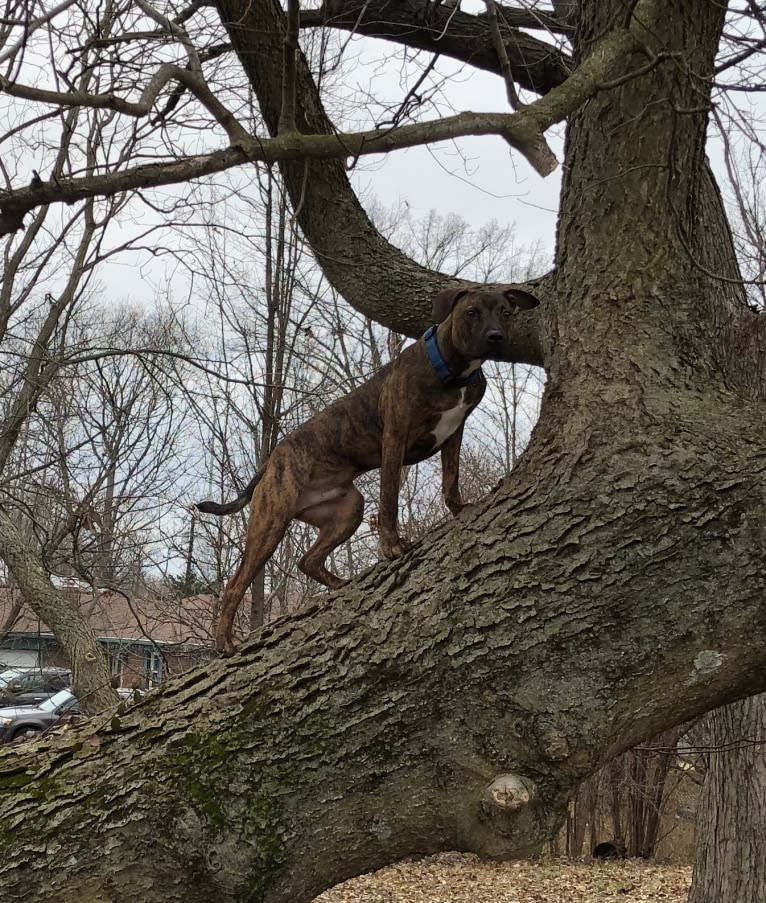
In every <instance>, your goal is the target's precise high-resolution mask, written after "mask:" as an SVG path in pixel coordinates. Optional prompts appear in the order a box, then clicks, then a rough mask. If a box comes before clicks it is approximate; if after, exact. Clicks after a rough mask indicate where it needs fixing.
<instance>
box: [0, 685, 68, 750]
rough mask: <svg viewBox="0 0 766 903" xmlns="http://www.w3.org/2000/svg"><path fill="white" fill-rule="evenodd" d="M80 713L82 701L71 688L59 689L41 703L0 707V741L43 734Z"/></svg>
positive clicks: (4, 741) (11, 740)
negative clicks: (79, 700) (80, 701)
mask: <svg viewBox="0 0 766 903" xmlns="http://www.w3.org/2000/svg"><path fill="white" fill-rule="evenodd" d="M79 714H80V703H79V702H78V701H77V697H76V696H75V695H74V693H73V692H72V691H71V690H59V692H58V693H56V694H54V695H53V696H51V697H50V698H49V699H45V700H44V701H43V702H41V703H40V705H36V706H10V707H8V708H0V743H12V742H14V741H19V740H23V739H25V738H26V737H31V736H34V735H35V734H41V733H43V731H47V730H49V729H50V728H52V727H56V726H57V725H59V724H62V723H63V722H65V721H69V720H71V719H72V718H75V717H77V716H78V715H79Z"/></svg>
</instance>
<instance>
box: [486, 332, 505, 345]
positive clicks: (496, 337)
mask: <svg viewBox="0 0 766 903" xmlns="http://www.w3.org/2000/svg"><path fill="white" fill-rule="evenodd" d="M487 341H488V342H489V344H490V345H499V344H500V342H502V341H503V334H502V332H500V331H499V330H497V329H493V330H491V331H490V332H488V333H487Z"/></svg>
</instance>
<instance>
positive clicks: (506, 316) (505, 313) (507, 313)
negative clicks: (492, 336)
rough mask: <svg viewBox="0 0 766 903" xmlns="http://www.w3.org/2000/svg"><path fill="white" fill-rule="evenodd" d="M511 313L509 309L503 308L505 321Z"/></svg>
mask: <svg viewBox="0 0 766 903" xmlns="http://www.w3.org/2000/svg"><path fill="white" fill-rule="evenodd" d="M511 313H512V311H511V308H510V307H504V308H503V316H504V317H505V319H506V320H507V319H508V318H509V317H510V316H511Z"/></svg>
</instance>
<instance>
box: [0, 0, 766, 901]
mask: <svg viewBox="0 0 766 903" xmlns="http://www.w3.org/2000/svg"><path fill="white" fill-rule="evenodd" d="M258 5H259V6H260V5H261V4H260V3H259V4H258ZM222 6H225V7H226V9H228V13H227V14H226V19H227V21H228V22H230V23H231V22H238V24H237V25H236V26H235V25H232V30H233V31H241V33H240V34H238V37H237V41H238V42H239V44H238V50H239V52H240V55H241V57H242V59H243V63H244V64H245V65H246V66H247V69H248V72H249V73H250V75H251V78H252V79H253V80H254V84H256V86H257V79H258V78H261V77H263V78H266V77H268V73H267V72H263V71H261V70H259V69H258V66H259V65H261V64H262V63H264V61H260V62H259V61H258V59H257V58H258V57H259V53H251V54H250V55H248V45H247V41H248V40H252V41H256V40H259V38H260V32H259V34H258V35H253V34H250V38H248V33H249V31H248V30H249V29H250V28H251V27H252V23H251V24H250V25H248V26H247V28H245V27H244V26H243V24H242V21H243V20H238V19H237V18H236V16H235V15H234V12H237V11H236V10H233V9H232V8H231V4H230V3H229V2H228V0H222ZM245 12H246V11H243V10H238V14H241V15H242V16H244V15H245ZM631 12H633V13H635V16H636V17H637V18H638V17H640V22H641V23H642V27H643V28H645V29H646V34H645V40H646V42H647V44H648V45H649V46H650V47H651V48H652V50H657V49H659V47H658V46H657V42H658V40H659V39H660V38H659V37H658V36H660V37H661V38H662V41H663V42H664V43H663V45H662V49H663V52H667V53H669V54H671V56H668V57H663V58H660V59H659V60H658V61H657V64H656V65H655V66H654V67H653V68H652V69H651V71H644V72H643V74H641V75H637V76H636V77H635V78H633V79H630V80H627V81H620V82H619V83H618V84H614V85H612V86H611V87H609V88H608V89H607V88H606V87H605V89H604V90H603V91H602V92H601V93H600V94H598V95H597V96H596V97H594V98H593V99H592V100H591V101H590V102H588V103H587V104H586V105H585V106H584V107H583V108H582V109H581V110H580V111H579V112H578V113H577V114H576V115H575V116H574V117H573V119H572V122H571V124H570V128H569V134H568V139H567V166H566V169H565V172H566V179H565V184H564V193H563V197H562V211H561V219H560V225H559V231H558V246H557V259H556V270H555V274H554V276H553V278H552V280H551V283H550V284H552V285H555V289H556V291H555V294H551V295H550V296H547V297H546V299H545V304H544V309H543V311H542V314H541V319H542V321H543V324H544V328H543V329H542V330H541V332H540V335H542V336H544V342H545V347H544V352H545V358H546V362H547V365H548V370H549V380H548V384H547V388H546V393H545V397H544V399H543V407H542V414H541V418H540V422H539V424H538V425H537V427H536V429H535V431H534V434H533V436H532V439H531V442H530V444H529V447H528V449H527V451H526V452H525V454H524V455H523V456H522V457H521V459H520V460H519V462H518V464H517V466H516V468H515V469H514V471H513V473H512V474H511V476H510V477H509V478H508V479H507V480H505V481H504V482H503V483H502V484H501V485H500V486H499V487H498V488H497V490H496V491H495V492H493V493H491V494H490V495H489V496H488V497H486V498H485V499H484V500H482V501H481V502H479V503H478V504H476V505H475V506H474V507H473V508H472V509H470V510H468V511H466V512H464V513H463V514H462V515H461V517H460V518H459V520H458V521H457V522H456V523H454V522H450V523H447V524H445V525H443V526H442V527H441V528H438V529H435V530H434V531H432V533H431V535H430V536H429V537H428V538H427V540H425V541H423V542H422V543H420V544H418V545H416V547H415V548H414V549H413V550H412V552H411V553H409V554H407V555H406V556H404V557H403V558H402V559H400V560H398V561H396V562H393V563H386V564H381V565H379V566H377V567H375V568H373V569H372V570H370V571H369V572H367V573H366V574H364V575H362V576H361V577H360V578H359V579H358V580H356V581H355V582H354V583H353V584H351V585H350V586H349V587H347V588H346V589H344V590H343V591H340V592H337V593H333V594H331V595H329V596H327V595H325V596H323V597H321V599H320V600H319V601H318V602H317V603H316V604H313V605H310V606H309V607H308V608H306V609H305V610H304V611H303V612H301V613H300V614H298V615H295V616H293V617H291V618H286V619H283V620H281V621H278V622H275V623H274V624H273V625H269V626H267V627H266V628H264V629H263V630H262V631H260V632H259V633H258V634H257V635H256V636H255V638H254V639H253V640H252V641H251V642H250V643H249V644H247V645H246V646H245V647H244V649H243V652H242V654H241V655H239V656H237V657H236V658H233V659H230V660H227V661H220V662H214V663H212V664H210V665H209V666H208V667H207V668H206V669H205V670H204V671H198V672H194V673H193V674H190V675H188V676H185V677H184V678H182V679H179V680H178V681H176V682H174V683H172V684H171V685H169V686H168V687H167V688H166V690H164V691H163V692H162V693H160V694H157V695H156V696H155V695H151V696H150V697H149V699H148V700H147V701H146V702H145V703H143V704H141V705H139V706H138V707H137V708H135V709H131V710H129V711H128V712H127V713H126V714H124V715H123V716H121V717H120V718H119V719H114V720H112V721H111V722H110V723H109V724H104V725H100V724H96V725H95V726H93V725H90V726H88V727H87V728H86V731H85V732H83V733H82V734H79V735H74V736H70V737H68V738H67V739H66V740H65V741H64V742H63V744H56V745H55V746H51V747H50V749H47V750H46V748H45V746H44V745H43V746H41V747H37V748H35V749H34V752H33V753H32V752H30V753H29V754H28V756H26V757H22V758H19V759H15V758H14V759H13V760H12V761H13V764H12V766H10V767H6V769H5V771H4V774H3V776H2V778H0V791H1V794H0V824H2V825H3V826H4V828H5V834H4V836H3V841H4V848H3V849H4V856H3V858H2V860H1V861H0V880H1V881H2V886H3V887H4V889H5V891H6V893H7V894H8V895H9V897H12V898H19V897H20V898H23V897H24V895H25V894H26V895H27V896H29V898H31V899H35V900H36V901H40V903H45V901H53V900H55V901H57V903H68V901H69V900H72V901H74V900H77V901H81V900H82V901H85V903H90V901H96V900H98V901H104V900H115V901H116V900H124V899H141V900H144V901H146V903H153V901H155V900H156V901H159V900H162V901H171V903H172V901H174V900H179V901H180V900H183V901H186V903H196V901H208V900H210V899H220V900H232V901H234V900H258V901H263V903H283V901H284V903H287V901H290V903H302V901H309V900H311V899H312V898H313V896H315V895H316V894H317V893H318V892H320V891H321V890H323V889H324V888H326V887H328V886H330V885H332V884H334V883H336V882H338V881H340V880H342V879H344V878H348V877H350V876H352V875H355V874H358V873H359V872H361V871H368V870H370V869H374V868H376V867H379V866H382V865H384V864H387V863H389V862H391V861H393V860H395V859H398V858H401V857H403V856H406V855H411V854H414V853H430V852H434V851H437V850H443V849H458V850H471V851H475V852H477V853H479V854H481V855H487V856H500V855H502V856H508V855H523V854H526V853H529V852H531V851H534V850H537V849H539V848H540V846H541V845H542V844H543V843H544V841H545V840H546V839H548V838H549V837H551V836H552V835H553V833H554V832H555V831H556V830H557V828H558V827H559V826H560V824H561V822H562V820H563V818H564V816H565V813H566V807H567V803H568V800H569V798H570V797H571V794H572V793H573V792H574V789H575V788H576V787H577V786H578V784H579V783H580V782H581V781H582V780H583V779H584V778H585V777H586V776H587V775H589V774H592V773H593V772H594V771H595V770H596V769H597V768H599V767H600V766H601V765H603V764H604V763H605V762H606V761H608V760H609V759H610V758H611V757H613V756H615V755H616V754H618V753H619V752H621V751H623V750H625V749H628V748H630V747H631V746H634V745H636V744H637V743H638V742H640V741H642V740H644V739H646V738H648V737H650V736H653V735H655V734H657V733H659V732H660V731H662V730H664V729H667V728H669V727H671V726H673V725H675V724H677V723H679V722H681V721H684V720H688V719H691V718H693V717H695V716H696V715H698V714H699V713H701V712H703V711H706V710H708V709H709V708H711V707H713V706H716V705H720V704H723V703H725V702H728V701H732V700H735V699H737V698H741V697H744V696H747V695H749V694H752V693H755V692H758V691H761V690H763V689H766V667H765V666H766V646H764V644H763V643H760V642H755V641H754V639H753V638H754V637H759V636H761V635H763V632H764V630H765V629H766V602H765V601H764V600H766V567H764V548H766V518H764V517H763V511H764V504H765V503H766V431H764V429H763V425H764V414H766V410H765V409H764V403H763V401H762V400H761V399H760V394H759V390H757V387H755V386H754V385H750V384H747V383H746V381H745V380H744V378H743V377H742V375H741V373H739V372H738V368H737V366H736V364H735V363H734V362H733V361H732V360H731V358H730V355H729V350H730V348H731V345H732V342H736V341H739V336H740V331H741V329H742V322H743V319H742V317H741V308H740V307H738V306H737V299H736V298H733V297H731V293H730V292H721V291H720V290H719V288H718V283H717V282H716V281H715V280H714V279H711V277H710V275H708V271H707V264H709V262H710V260H711V259H713V258H714V257H715V258H716V259H720V260H721V261H724V262H726V261H730V259H731V243H730V236H729V235H728V232H727V228H726V225H725V220H724V219H723V218H722V211H721V208H720V204H718V205H717V204H716V197H717V195H716V193H715V192H714V191H713V188H714V185H713V183H712V181H711V179H710V176H709V172H708V170H707V166H706V163H705V160H704V138H705V127H706V113H705V109H706V102H707V98H706V97H705V94H704V86H705V79H704V76H705V75H706V74H709V73H711V72H712V60H713V56H714V53H715V49H716V46H717V43H718V40H719V37H720V33H721V29H722V27H723V15H724V14H723V10H722V9H721V8H719V6H718V5H717V4H710V3H707V2H702V0H700V2H695V3H688V0H671V2H668V3H665V2H663V3H660V2H652V0H639V3H638V4H634V3H627V2H622V0H610V2H603V0H583V2H582V3H581V4H580V11H579V19H578V36H579V42H580V43H579V46H578V57H581V56H587V54H588V52H589V48H590V47H592V46H594V44H593V42H594V41H595V40H596V39H597V37H598V36H600V35H601V34H603V33H604V32H605V31H608V30H609V29H611V28H613V27H614V25H615V23H618V22H621V21H622V20H623V18H624V17H625V16H626V15H628V14H629V13H631ZM276 27H277V26H276V25H274V24H273V22H272V21H271V20H270V24H269V25H268V27H267V26H265V25H263V26H262V28H264V29H265V30H268V29H273V28H276ZM277 33H279V32H278V31H277ZM250 50H252V45H251V46H250ZM679 61H681V62H682V63H683V64H681V62H679ZM273 62H274V61H273V60H272V63H273ZM630 62H635V63H636V66H637V67H638V68H639V69H640V68H641V67H644V68H645V63H646V60H645V58H641V59H636V60H635V61H632V60H631V61H630ZM265 64H266V65H268V64H269V62H268V59H267V60H266V61H265ZM278 68H279V67H278V65H277V70H278ZM259 71H260V75H259V74H258V72H259ZM302 177H303V171H301V172H296V173H293V178H294V179H298V180H299V179H300V178H302ZM719 200H720V199H719ZM332 209H336V208H332ZM314 213H315V214H316V215H319V214H320V211H316V210H315V211H314ZM345 227H346V222H345V221H343V220H339V221H337V222H336V221H334V220H333V221H332V222H328V223H327V229H335V230H337V231H338V232H339V233H341V234H343V230H344V229H345ZM346 238H347V240H348V245H347V250H348V253H349V255H350V256H349V258H348V260H353V255H355V254H356V253H357V250H358V244H357V242H359V241H361V242H362V243H365V242H367V241H369V242H371V243H372V244H374V241H375V239H374V236H372V235H371V234H365V235H362V236H354V235H351V234H348V235H347V236H346ZM372 244H371V246H372ZM359 253H360V254H361V259H365V255H366V254H367V253H369V248H368V249H367V251H364V250H361V251H359ZM320 259H321V260H322V261H323V263H327V258H326V255H321V254H320ZM386 259H388V260H389V261H390V260H391V259H392V258H390V257H388V258H386ZM700 263H702V264H704V266H701V265H700ZM413 273H414V270H412V268H410V269H409V270H408V269H407V268H405V269H404V270H403V271H397V272H392V271H390V272H389V276H390V285H391V291H392V297H393V298H399V299H400V300H401V299H402V298H406V297H407V295H406V284H407V279H408V278H409V277H410V276H413ZM364 276H365V274H364V273H360V274H359V277H358V278H357V279H355V280H351V279H350V280H348V286H349V295H350V297H351V300H352V301H354V303H356V300H357V293H361V294H364V285H363V283H364ZM413 278H414V279H415V281H416V282H417V284H418V285H419V286H420V287H421V288H422V286H423V285H424V284H425V283H424V282H422V281H419V282H418V281H417V280H418V277H417V275H414V276H413ZM429 278H430V277H429ZM371 282H372V284H374V285H375V286H377V288H375V289H374V291H379V290H382V287H383V284H384V282H383V280H382V279H381V278H380V274H379V273H375V274H372V275H371ZM418 291H420V289H418ZM418 297H419V296H418ZM748 328H749V327H748ZM748 342H749V339H742V344H743V347H744V346H745V345H747V347H752V345H748ZM171 824H172V826H173V828H172V830H169V829H168V826H169V825H171ZM0 836H2V835H0ZM42 851H45V853H46V854H47V858H46V859H43V853H42Z"/></svg>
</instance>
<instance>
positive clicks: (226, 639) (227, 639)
mask: <svg viewBox="0 0 766 903" xmlns="http://www.w3.org/2000/svg"><path fill="white" fill-rule="evenodd" d="M213 648H214V649H215V651H216V652H217V653H218V654H219V655H220V656H221V657H222V658H231V656H232V655H236V653H237V652H238V651H239V646H238V645H237V644H236V643H235V642H234V638H233V637H231V636H216V638H215V643H214V644H213Z"/></svg>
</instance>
